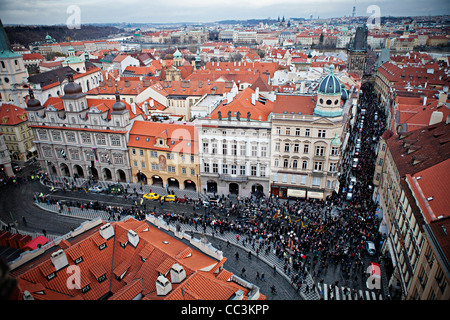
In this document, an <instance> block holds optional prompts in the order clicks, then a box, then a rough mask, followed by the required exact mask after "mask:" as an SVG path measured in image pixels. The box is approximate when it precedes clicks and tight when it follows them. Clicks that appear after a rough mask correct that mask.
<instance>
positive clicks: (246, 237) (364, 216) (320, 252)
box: [34, 87, 384, 290]
mask: <svg viewBox="0 0 450 320" xmlns="http://www.w3.org/2000/svg"><path fill="white" fill-rule="evenodd" d="M362 108H364V109H365V110H366V111H365V119H366V120H365V122H366V126H364V128H363V130H362V132H359V133H360V135H359V136H360V137H361V142H362V143H361V151H360V155H359V165H358V167H357V168H355V169H354V170H353V171H352V175H354V176H355V177H356V178H357V182H356V185H355V190H354V196H353V197H352V199H351V200H350V201H347V200H346V198H345V192H339V193H336V192H334V193H333V194H332V195H331V196H329V197H328V198H327V199H326V200H319V199H295V200H292V199H290V200H289V199H279V198H278V197H264V196H263V195H261V194H258V195H252V196H251V197H248V198H244V199H239V201H237V202H236V201H235V202H234V203H233V201H231V199H230V197H229V196H228V197H227V196H224V195H223V196H222V197H220V198H219V199H220V201H218V203H217V204H215V205H211V204H209V205H207V206H204V205H203V202H202V201H201V200H197V201H195V200H190V201H183V202H184V204H185V205H186V206H187V207H188V206H192V207H191V208H190V210H180V211H179V212H177V213H175V212H170V213H169V212H167V210H166V211H164V210H162V209H163V203H159V205H158V203H157V202H156V201H154V202H150V203H152V204H151V205H148V204H149V202H147V201H142V199H140V198H137V197H136V198H135V199H134V203H132V204H130V205H126V206H123V207H118V206H109V205H106V204H102V203H101V202H99V201H87V202H84V203H83V202H79V201H75V202H74V201H61V200H56V199H54V198H52V197H51V196H45V195H43V194H41V195H37V196H35V199H34V200H35V201H38V202H46V203H48V204H59V206H60V208H61V209H60V210H63V209H64V207H66V209H68V210H70V209H69V208H70V207H78V208H81V209H93V210H103V211H106V212H108V213H109V216H110V220H116V221H117V220H120V219H121V218H122V217H124V216H126V215H131V216H134V217H135V218H136V219H144V218H145V215H146V214H154V215H157V216H161V217H163V218H164V219H165V220H166V221H167V222H168V223H173V224H180V223H185V224H189V225H191V226H193V227H194V228H195V230H198V231H204V232H205V231H206V230H207V228H208V227H210V228H211V230H212V232H213V234H223V233H225V232H231V233H233V234H235V236H236V242H237V243H239V244H240V245H242V246H244V247H245V248H247V249H248V252H249V255H251V254H254V255H263V254H269V253H270V252H272V253H274V254H275V255H276V256H277V257H278V261H279V262H282V264H283V270H282V271H283V272H285V274H287V275H288V276H290V277H291V280H292V282H293V283H294V284H296V285H297V286H298V287H299V288H300V287H301V285H302V284H303V283H304V278H305V276H306V274H307V273H308V272H309V273H310V274H311V275H312V276H313V278H314V279H315V280H316V281H317V282H320V281H321V280H322V279H323V278H322V277H323V276H324V274H325V273H326V272H327V270H328V269H330V268H335V270H339V272H340V274H341V276H342V278H343V279H344V280H345V279H355V280H357V279H358V277H361V275H362V273H363V272H364V267H365V266H364V265H363V260H362V255H364V254H365V249H366V241H372V242H374V243H379V242H380V241H381V240H382V239H381V238H380V234H379V232H378V228H379V224H380V219H379V217H378V216H377V215H376V204H375V203H374V202H373V201H372V192H373V190H372V179H373V170H374V161H375V159H376V157H375V147H376V144H377V141H378V140H377V139H376V137H378V136H380V135H381V133H382V130H383V121H384V118H383V113H382V112H378V117H379V120H378V125H377V126H374V125H373V123H374V122H373V118H374V113H375V112H376V111H377V110H378V101H377V99H376V96H375V95H374V94H373V93H372V90H371V88H370V87H364V88H362V93H361V95H360V102H359V106H358V109H359V110H361V109H362ZM358 117H359V118H358V120H359V119H360V113H359V114H358ZM369 123H370V125H369ZM353 130H354V131H353V132H352V136H353V138H352V139H350V142H349V144H350V145H349V149H350V150H353V147H354V146H353V144H354V143H355V140H356V139H355V138H354V137H357V136H358V131H359V129H358V127H357V126H355V127H354V128H353ZM374 137H375V139H374ZM44 178H45V177H44ZM340 182H341V190H340V191H342V188H345V187H347V185H348V181H346V180H342V181H340ZM186 200H188V199H186ZM181 211H185V212H181ZM338 268H339V269H338ZM336 284H337V283H336ZM310 289H312V288H308V290H310Z"/></svg>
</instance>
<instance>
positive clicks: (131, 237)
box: [128, 230, 139, 248]
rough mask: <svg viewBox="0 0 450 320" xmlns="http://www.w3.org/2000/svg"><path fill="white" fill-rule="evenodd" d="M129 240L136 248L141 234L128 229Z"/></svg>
mask: <svg viewBox="0 0 450 320" xmlns="http://www.w3.org/2000/svg"><path fill="white" fill-rule="evenodd" d="M128 242H129V243H130V244H131V245H132V246H133V247H134V248H136V247H137V245H138V243H139V236H138V235H137V233H136V232H134V231H133V230H128Z"/></svg>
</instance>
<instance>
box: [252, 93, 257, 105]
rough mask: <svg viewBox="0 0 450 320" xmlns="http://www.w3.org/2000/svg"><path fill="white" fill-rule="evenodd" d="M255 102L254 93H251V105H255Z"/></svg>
mask: <svg viewBox="0 0 450 320" xmlns="http://www.w3.org/2000/svg"><path fill="white" fill-rule="evenodd" d="M255 103H256V94H255V93H252V105H255Z"/></svg>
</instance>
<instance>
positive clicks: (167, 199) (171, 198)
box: [161, 194, 176, 202]
mask: <svg viewBox="0 0 450 320" xmlns="http://www.w3.org/2000/svg"><path fill="white" fill-rule="evenodd" d="M175 199H176V198H175V195H173V194H168V195H167V196H162V197H161V200H162V201H165V202H174V201H175Z"/></svg>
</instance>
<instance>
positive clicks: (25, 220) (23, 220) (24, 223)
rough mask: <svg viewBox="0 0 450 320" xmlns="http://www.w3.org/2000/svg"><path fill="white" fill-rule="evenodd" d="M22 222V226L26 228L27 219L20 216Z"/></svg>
mask: <svg viewBox="0 0 450 320" xmlns="http://www.w3.org/2000/svg"><path fill="white" fill-rule="evenodd" d="M22 222H23V225H24V226H27V219H25V217H24V216H22Z"/></svg>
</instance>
